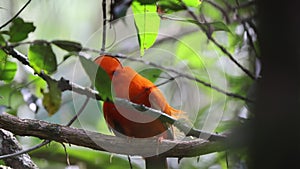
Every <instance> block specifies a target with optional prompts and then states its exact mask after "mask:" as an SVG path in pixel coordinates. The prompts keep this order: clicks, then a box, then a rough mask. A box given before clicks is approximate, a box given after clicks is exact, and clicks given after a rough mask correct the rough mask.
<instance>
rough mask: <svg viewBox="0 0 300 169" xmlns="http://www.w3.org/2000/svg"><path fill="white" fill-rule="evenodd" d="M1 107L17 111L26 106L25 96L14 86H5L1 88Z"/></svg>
mask: <svg viewBox="0 0 300 169" xmlns="http://www.w3.org/2000/svg"><path fill="white" fill-rule="evenodd" d="M0 95H1V97H0V105H2V106H5V107H7V108H8V109H10V111H12V110H17V109H18V107H19V106H20V105H22V104H25V102H24V99H23V96H22V94H21V92H20V90H19V89H17V88H15V87H14V86H13V85H12V84H5V85H1V86H0Z"/></svg>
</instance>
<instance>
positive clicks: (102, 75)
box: [79, 57, 112, 100]
mask: <svg viewBox="0 0 300 169" xmlns="http://www.w3.org/2000/svg"><path fill="white" fill-rule="evenodd" d="M79 60H80V62H81V65H82V67H83V68H84V70H85V72H86V74H87V75H88V76H89V78H90V80H91V82H92V84H93V85H94V86H95V87H96V89H97V91H98V92H99V95H100V96H101V97H102V99H103V100H107V99H108V100H112V93H111V80H110V78H109V76H108V74H107V73H106V72H105V71H104V70H103V69H102V68H101V67H99V66H98V65H97V64H96V63H94V62H93V61H91V60H89V59H86V58H85V57H79Z"/></svg>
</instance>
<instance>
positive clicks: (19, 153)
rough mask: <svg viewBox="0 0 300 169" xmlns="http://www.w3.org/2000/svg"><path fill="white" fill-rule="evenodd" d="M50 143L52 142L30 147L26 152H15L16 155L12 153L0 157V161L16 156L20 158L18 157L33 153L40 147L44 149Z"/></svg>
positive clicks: (46, 141)
mask: <svg viewBox="0 0 300 169" xmlns="http://www.w3.org/2000/svg"><path fill="white" fill-rule="evenodd" d="M50 142H51V141H50V140H44V141H43V142H42V143H40V144H37V145H35V146H33V147H30V148H28V149H26V150H21V151H19V152H15V153H12V154H6V155H2V156H0V160H2V159H5V158H11V157H15V156H18V155H22V154H25V153H28V152H31V151H33V150H36V149H38V148H40V147H43V146H44V145H46V144H49V143H50Z"/></svg>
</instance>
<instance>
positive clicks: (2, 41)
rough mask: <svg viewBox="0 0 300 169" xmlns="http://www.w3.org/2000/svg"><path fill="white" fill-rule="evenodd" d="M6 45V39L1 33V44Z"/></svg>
mask: <svg viewBox="0 0 300 169" xmlns="http://www.w3.org/2000/svg"><path fill="white" fill-rule="evenodd" d="M5 45H6V41H5V39H4V38H3V36H2V35H1V34H0V46H5Z"/></svg>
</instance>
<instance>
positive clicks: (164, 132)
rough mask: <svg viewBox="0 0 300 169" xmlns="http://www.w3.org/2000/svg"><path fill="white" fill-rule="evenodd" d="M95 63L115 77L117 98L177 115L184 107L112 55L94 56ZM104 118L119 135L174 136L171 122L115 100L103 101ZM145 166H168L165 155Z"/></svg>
mask: <svg viewBox="0 0 300 169" xmlns="http://www.w3.org/2000/svg"><path fill="white" fill-rule="evenodd" d="M95 63H96V64H98V65H99V66H100V67H101V68H102V69H104V70H105V71H106V73H107V74H108V75H109V77H110V79H111V80H112V90H113V92H114V95H115V96H116V97H118V98H123V99H128V100H130V101H131V102H133V103H137V104H141V105H145V106H147V107H151V108H154V109H157V110H160V111H162V112H164V113H166V114H168V115H171V116H174V115H178V114H179V113H180V112H181V111H180V110H176V109H174V108H172V107H171V106H170V105H169V104H168V102H167V101H166V98H165V97H164V95H163V94H162V92H161V91H160V90H159V89H158V88H157V87H156V86H155V85H154V84H153V83H152V82H151V81H149V80H148V79H146V78H144V77H143V76H141V75H140V74H138V73H137V72H136V71H134V70H133V69H131V68H130V67H127V66H124V67H123V66H122V64H121V63H120V61H119V60H118V59H117V58H115V57H112V56H108V55H103V56H99V57H97V58H96V59H95ZM103 112H104V118H105V120H106V122H107V123H108V125H109V128H111V129H112V131H113V132H114V133H115V135H117V136H124V135H125V136H128V137H135V138H148V137H154V136H158V137H159V138H163V139H173V133H172V129H171V127H170V125H168V124H165V123H163V122H161V121H160V120H159V119H157V118H155V117H151V116H149V115H145V114H142V113H141V112H138V110H136V109H135V108H128V107H124V106H123V107H122V106H120V105H115V104H114V103H113V102H104V104H103ZM146 168H147V169H148V168H157V169H159V168H167V163H166V159H165V158H163V159H162V158H158V157H150V158H149V157H147V158H146Z"/></svg>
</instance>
